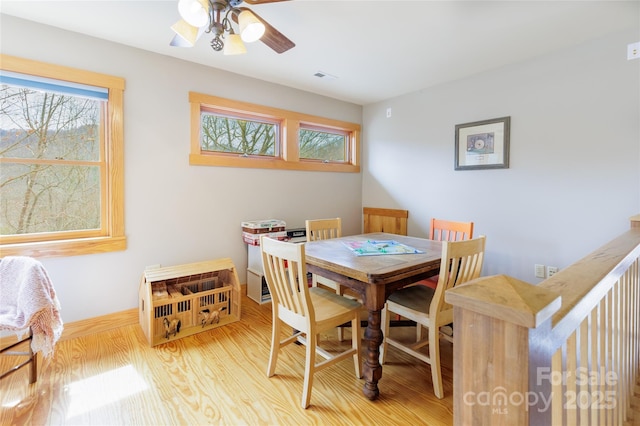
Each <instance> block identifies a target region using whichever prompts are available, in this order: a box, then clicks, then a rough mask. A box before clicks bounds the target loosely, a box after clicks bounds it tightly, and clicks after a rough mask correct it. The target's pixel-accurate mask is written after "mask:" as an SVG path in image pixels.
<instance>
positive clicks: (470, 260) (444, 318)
mask: <svg viewBox="0 0 640 426" xmlns="http://www.w3.org/2000/svg"><path fill="white" fill-rule="evenodd" d="M485 240H486V238H485V237H484V236H480V237H478V238H476V239H471V240H463V241H444V242H443V245H442V259H441V262H440V274H439V278H438V285H437V287H436V288H435V289H433V288H431V287H427V286H423V285H415V286H409V287H405V288H402V289H400V290H397V291H395V292H393V293H391V295H390V296H389V299H388V300H387V303H386V305H385V308H384V310H383V311H382V328H383V336H384V340H383V342H382V345H381V347H380V363H381V364H384V363H385V361H386V357H387V353H388V346H389V345H391V346H394V347H396V348H398V349H400V350H402V351H404V352H406V353H408V354H409V355H412V356H414V357H416V358H418V359H420V360H421V361H424V362H426V363H427V364H430V365H431V377H432V381H433V391H434V393H435V395H436V397H438V398H443V397H444V393H443V390H442V372H441V368H440V335H441V333H440V327H442V326H446V325H448V324H451V323H453V306H451V305H449V304H448V303H446V302H445V301H444V293H445V291H447V290H449V289H451V288H453V287H455V286H457V285H460V284H462V283H465V282H467V281H470V280H473V279H475V278H478V277H479V276H480V273H481V272H482V264H483V261H484V248H485ZM391 312H393V313H396V314H399V315H401V316H402V317H404V318H408V319H410V320H412V321H415V322H416V323H417V324H418V325H419V326H424V327H427V328H428V329H429V333H428V335H427V337H425V338H423V339H416V341H415V342H413V343H407V342H406V341H400V340H396V339H394V338H393V337H392V336H390V335H389V331H390V327H389V321H390V314H391ZM424 346H428V354H426V353H424V352H423V351H419V349H421V348H423V347H424Z"/></svg>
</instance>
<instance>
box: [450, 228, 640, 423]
mask: <svg viewBox="0 0 640 426" xmlns="http://www.w3.org/2000/svg"><path fill="white" fill-rule="evenodd" d="M639 265H640V215H638V216H634V217H632V218H631V228H630V230H629V231H627V232H625V233H624V234H622V235H620V236H619V237H617V238H616V239H614V240H612V241H611V242H609V243H608V244H606V245H604V246H603V247H601V248H599V249H598V250H596V251H594V252H593V253H591V254H589V255H588V256H586V257H585V258H583V259H582V260H580V261H578V262H576V263H574V264H573V265H571V266H569V267H567V268H565V269H564V270H561V271H560V272H558V273H557V274H555V275H554V276H553V277H551V278H549V279H547V280H545V281H543V282H542V283H540V284H539V285H537V286H535V285H532V284H528V283H525V282H523V281H520V280H517V279H515V278H512V277H508V276H505V275H497V276H491V277H481V278H478V279H476V280H474V281H471V282H470V283H468V284H467V285H464V286H461V287H457V288H455V289H452V290H449V291H447V292H446V295H445V300H446V301H447V302H448V303H451V304H452V305H453V306H454V324H455V329H454V339H455V342H454V384H453V388H454V398H453V399H454V407H453V417H454V424H455V425H476V424H477V425H484V424H491V425H514V424H517V425H524V426H526V425H564V424H566V425H576V424H594V425H595V424H597V425H626V424H629V425H631V424H638V422H640V419H638V415H639V414H638V411H639V409H638V378H639V375H640V267H639ZM634 422H636V423H634Z"/></svg>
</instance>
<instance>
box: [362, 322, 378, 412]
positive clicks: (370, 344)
mask: <svg viewBox="0 0 640 426" xmlns="http://www.w3.org/2000/svg"><path fill="white" fill-rule="evenodd" d="M380 315H381V313H380V311H379V310H370V311H369V320H368V323H367V328H366V329H365V332H364V340H365V342H366V345H367V354H366V357H365V360H364V366H363V376H364V380H365V384H364V388H363V389H362V392H363V393H364V395H365V396H366V397H367V398H369V399H370V400H374V399H376V398H378V395H380V391H379V389H378V381H379V380H380V377H382V366H381V365H380V345H381V344H382V329H381V328H380Z"/></svg>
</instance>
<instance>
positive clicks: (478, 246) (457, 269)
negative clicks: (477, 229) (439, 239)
mask: <svg viewBox="0 0 640 426" xmlns="http://www.w3.org/2000/svg"><path fill="white" fill-rule="evenodd" d="M485 242H486V237H485V236H484V235H483V236H480V237H478V238H475V239H471V240H463V241H444V242H443V244H442V260H441V261H440V275H439V277H438V285H437V286H436V291H435V294H434V297H433V299H432V301H431V305H430V307H429V316H431V317H432V318H435V317H436V316H437V315H438V313H440V312H442V311H444V310H449V309H452V306H451V305H449V304H448V303H445V301H444V292H445V291H447V290H449V289H451V288H453V287H455V286H457V285H460V284H463V283H466V282H468V281H471V280H473V279H476V278H478V277H479V276H480V274H481V273H482V265H483V263H484V247H485ZM443 271H448V273H446V272H444V273H443Z"/></svg>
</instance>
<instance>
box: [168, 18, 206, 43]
mask: <svg viewBox="0 0 640 426" xmlns="http://www.w3.org/2000/svg"><path fill="white" fill-rule="evenodd" d="M171 29H172V30H173V31H174V32H175V33H176V35H175V37H173V40H171V43H170V44H171V46H177V47H193V45H194V44H196V40H198V37H199V36H200V34H201V32H200V29H199V28H198V27H194V26H193V25H190V24H188V23H187V22H186V21H184V20H183V19H181V20H179V21H178V22H176V23H175V24H173V25H172V26H171Z"/></svg>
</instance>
